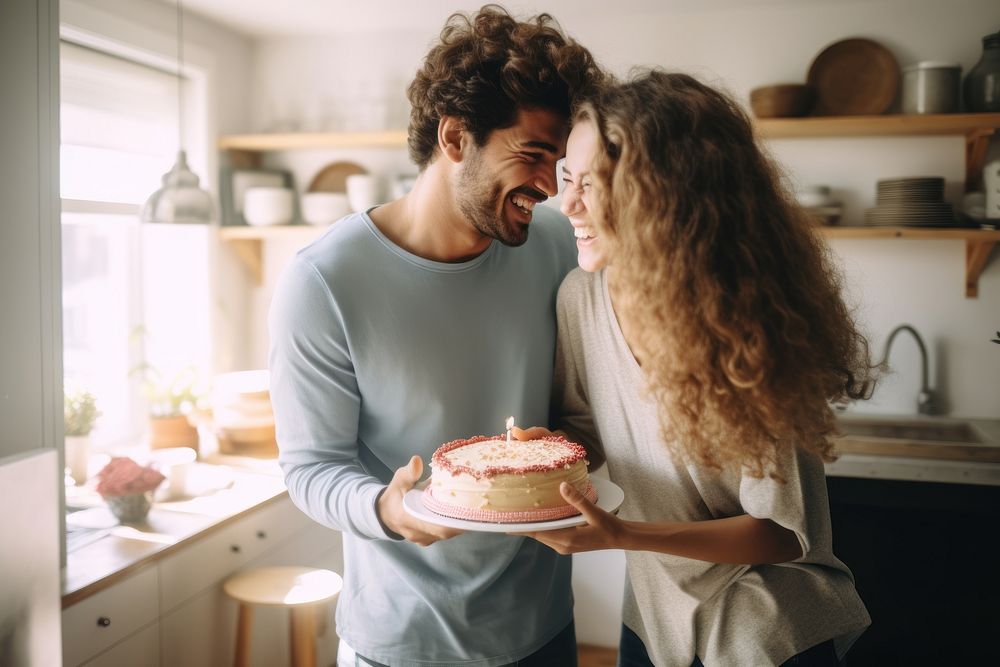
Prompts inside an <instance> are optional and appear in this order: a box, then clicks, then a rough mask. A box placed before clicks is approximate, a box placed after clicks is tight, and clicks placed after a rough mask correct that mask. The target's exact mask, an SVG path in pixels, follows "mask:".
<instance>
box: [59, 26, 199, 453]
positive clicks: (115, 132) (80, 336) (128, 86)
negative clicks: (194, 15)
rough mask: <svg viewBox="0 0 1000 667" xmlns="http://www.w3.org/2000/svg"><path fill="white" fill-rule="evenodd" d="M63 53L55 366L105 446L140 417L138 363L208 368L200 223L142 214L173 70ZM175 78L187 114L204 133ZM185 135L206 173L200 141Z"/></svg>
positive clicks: (174, 144)
mask: <svg viewBox="0 0 1000 667" xmlns="http://www.w3.org/2000/svg"><path fill="white" fill-rule="evenodd" d="M60 56H61V60H60V88H61V102H60V106H61V113H60V116H61V128H60V131H61V148H60V159H61V164H60V172H61V173H60V186H61V197H62V202H63V215H62V246H63V345H64V357H63V365H64V376H65V378H66V384H67V386H68V387H73V388H82V389H87V390H89V391H90V392H91V393H93V394H94V395H95V396H96V397H97V402H98V408H99V409H100V410H101V412H102V413H103V415H102V417H101V418H100V419H99V420H98V422H97V427H96V429H95V431H94V433H93V434H92V436H91V441H92V444H93V445H94V446H95V448H96V449H114V448H116V447H119V446H131V445H135V444H137V443H138V441H139V440H140V438H141V437H142V434H143V432H144V431H145V429H146V427H147V419H146V401H145V398H144V397H143V395H142V393H141V386H142V376H141V374H139V373H137V372H136V369H139V368H141V367H143V365H145V364H148V365H150V366H152V367H155V368H156V369H157V370H159V371H161V372H162V373H164V374H171V373H176V372H178V370H179V369H180V368H185V367H187V366H191V367H194V368H195V369H196V370H197V371H198V372H199V373H204V372H206V371H207V369H208V359H209V357H210V349H211V338H210V332H209V323H208V311H209V308H208V305H207V303H204V302H205V301H206V300H207V294H208V287H207V286H208V284H209V256H208V253H207V250H206V249H207V248H208V237H209V234H208V232H209V229H208V228H202V227H199V228H198V229H193V228H191V226H190V225H188V226H173V225H142V224H141V223H140V222H139V212H140V210H141V206H142V204H143V203H144V202H145V200H146V198H147V197H149V195H150V194H152V193H153V192H154V191H155V190H156V189H157V188H158V187H160V183H161V179H162V176H163V174H164V173H165V172H166V171H168V170H169V169H170V167H171V165H173V163H174V160H175V158H176V153H177V149H178V119H177V114H178V91H177V77H176V75H175V74H174V73H170V72H164V71H163V70H161V69H158V68H155V67H151V66H147V65H144V64H141V63H137V62H133V61H130V60H126V59H123V58H120V57H117V56H115V55H112V54H109V53H105V52H101V51H96V50H94V49H91V48H87V47H83V46H79V45H76V44H73V43H70V42H66V41H63V42H62V43H61V45H60ZM184 85H185V86H187V87H186V88H185V94H184V100H185V111H184V113H185V122H184V125H185V127H186V128H187V129H188V130H189V131H190V132H189V134H190V135H191V136H202V137H203V136H204V128H205V125H206V119H205V118H199V117H197V116H196V115H195V114H194V113H191V111H190V110H191V109H203V107H202V106H201V105H200V104H198V102H199V100H200V99H201V98H199V95H198V94H197V93H198V92H199V91H193V90H190V88H191V86H190V83H185V84H184ZM201 92H202V93H203V91H201ZM202 97H203V95H202ZM186 143H187V142H186ZM187 145H188V149H189V157H190V158H191V163H192V166H195V165H199V164H200V165H201V167H200V169H201V170H202V171H201V173H204V166H203V165H204V158H205V155H206V154H207V146H196V145H191V144H189V143H188V144H187ZM185 227H186V228H185Z"/></svg>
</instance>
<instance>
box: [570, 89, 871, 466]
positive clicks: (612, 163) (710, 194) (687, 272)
mask: <svg viewBox="0 0 1000 667" xmlns="http://www.w3.org/2000/svg"><path fill="white" fill-rule="evenodd" d="M581 117H582V118H584V119H590V120H592V121H593V122H595V123H596V126H597V128H598V131H599V134H600V137H601V143H602V150H599V151H598V157H597V158H596V162H595V164H594V165H593V176H594V184H593V188H594V201H595V202H596V203H597V206H596V210H593V211H592V213H593V214H594V216H595V218H596V219H597V223H598V225H599V227H600V229H601V231H602V233H604V234H606V235H607V236H608V237H609V239H610V241H611V243H610V248H611V262H612V267H613V268H612V271H613V276H612V278H613V282H612V287H613V289H614V295H615V303H616V306H618V305H619V304H620V312H621V313H622V315H623V317H624V318H625V321H626V322H627V323H628V325H629V330H630V331H633V330H634V331H635V332H636V335H637V337H638V340H637V341H635V342H634V343H633V344H634V346H635V349H636V352H637V354H638V356H639V358H640V359H641V360H642V369H643V372H644V375H645V377H646V379H647V383H648V389H649V390H650V392H651V395H652V397H653V398H654V399H655V400H656V402H657V404H658V406H659V413H660V419H661V426H662V430H663V434H664V436H665V438H666V441H667V442H668V443H670V446H671V448H672V449H673V450H674V451H675V452H676V453H678V454H680V455H682V458H683V459H685V460H688V461H691V462H696V463H700V464H704V465H708V466H711V467H715V468H721V467H723V466H726V465H727V464H733V463H736V464H740V465H742V466H745V467H746V469H747V470H748V472H749V473H750V474H752V475H753V476H757V477H761V476H764V475H771V476H773V477H777V478H779V479H780V478H781V477H782V475H781V472H780V470H779V466H778V464H777V461H778V460H779V457H778V454H779V452H780V451H781V449H782V448H784V447H788V446H790V445H791V444H792V443H794V444H797V445H798V446H800V447H802V448H804V449H807V450H810V451H813V452H815V453H817V454H819V455H820V456H821V457H823V459H824V460H828V461H829V460H832V458H833V447H832V444H831V441H830V436H831V435H832V434H833V433H834V431H835V421H834V416H833V410H832V409H831V406H830V402H831V401H833V402H837V401H843V400H846V399H858V398H868V397H869V396H870V395H871V391H872V390H873V388H874V381H875V369H876V367H875V366H873V364H872V362H871V359H870V353H869V347H868V342H867V340H866V339H865V338H864V337H863V336H862V335H861V333H859V331H858V328H857V327H856V325H855V323H854V321H853V318H852V316H851V313H850V311H849V309H848V308H847V306H846V305H845V303H844V301H843V300H842V298H841V279H840V276H839V275H838V273H837V272H836V271H835V269H834V266H833V263H832V262H831V259H830V257H829V256H828V251H827V249H826V246H825V245H824V243H823V241H822V240H821V239H820V238H819V236H818V235H817V234H816V233H815V231H814V230H813V229H812V224H813V223H811V222H810V220H809V219H808V218H807V216H806V214H805V212H804V211H802V209H801V208H799V207H798V206H797V205H796V204H795V203H794V201H793V200H792V199H791V198H790V197H789V195H788V194H787V192H786V191H785V189H784V188H783V187H782V186H781V184H780V181H779V176H778V172H777V170H776V169H775V167H774V166H773V165H772V163H771V162H770V161H769V159H768V158H767V157H766V156H765V155H764V154H763V153H762V151H761V150H760V149H759V148H758V146H757V144H756V142H755V140H754V136H753V130H752V128H751V124H750V121H749V119H748V118H747V116H746V114H745V112H744V111H743V110H742V109H741V108H740V107H739V106H738V105H737V104H736V103H735V102H733V101H732V100H731V99H729V98H728V97H727V96H726V95H724V94H722V93H720V92H718V91H716V90H714V89H712V88H710V87H708V86H706V85H704V84H701V83H699V82H698V81H697V80H695V79H694V78H692V77H690V76H687V75H684V74H670V73H665V72H659V71H653V72H646V73H644V74H642V75H640V76H638V77H637V78H634V79H633V80H632V81H630V82H628V83H624V84H620V85H617V86H613V87H609V88H606V89H605V90H604V91H602V92H601V93H599V94H598V95H596V96H594V97H593V98H592V100H591V101H590V102H588V103H585V104H583V105H582V107H581V109H580V111H579V112H578V115H577V118H578V119H579V118H581Z"/></svg>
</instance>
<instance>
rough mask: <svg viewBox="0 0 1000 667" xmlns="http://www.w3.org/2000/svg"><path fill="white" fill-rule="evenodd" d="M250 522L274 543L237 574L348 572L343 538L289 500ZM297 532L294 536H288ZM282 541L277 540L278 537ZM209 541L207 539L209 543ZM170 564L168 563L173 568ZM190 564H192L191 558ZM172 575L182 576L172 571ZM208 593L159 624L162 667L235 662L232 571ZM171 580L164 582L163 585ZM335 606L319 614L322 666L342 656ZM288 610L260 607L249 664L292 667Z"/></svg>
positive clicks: (207, 666)
mask: <svg viewBox="0 0 1000 667" xmlns="http://www.w3.org/2000/svg"><path fill="white" fill-rule="evenodd" d="M270 509H271V510H272V511H270V512H267V513H264V512H261V514H262V516H261V517H258V521H256V522H254V523H252V524H251V523H248V524H247V526H248V527H250V528H251V529H252V533H251V534H252V536H253V537H254V538H255V539H257V531H258V530H263V531H265V532H266V533H267V537H266V538H263V539H268V540H273V542H272V544H271V546H272V548H270V549H268V550H267V551H265V552H264V553H262V554H260V555H259V556H258V557H257V558H255V559H253V560H251V561H248V562H245V563H244V564H242V565H241V566H240V567H239V568H237V570H244V569H249V568H255V567H268V566H274V565H303V566H310V567H324V568H327V569H330V570H333V571H335V572H338V573H342V572H343V551H342V546H341V538H340V533H337V532H335V531H332V530H329V529H327V528H324V527H323V526H320V525H318V524H316V523H314V522H313V521H312V520H311V519H309V518H308V517H306V516H305V515H303V514H302V513H301V512H299V510H298V509H297V508H295V506H294V505H292V503H291V501H290V500H287V499H285V500H282V501H281V506H280V507H273V508H270ZM290 526H291V527H292V532H293V534H292V535H291V536H289V535H288V533H289V532H290V528H289V527H290ZM276 537H278V538H280V539H274V538H276ZM206 541H207V540H206ZM169 560H171V559H167V560H165V561H164V562H163V565H168V564H169ZM185 562H186V563H189V562H192V561H189V559H188V558H185ZM170 569H171V570H172V572H173V574H172V575H171V576H180V575H181V574H182V571H181V570H180V569H177V568H175V567H174V566H173V565H171V566H170ZM237 570H233V571H232V572H228V573H226V574H225V576H223V577H219V578H218V579H217V581H216V582H215V583H214V584H213V585H211V586H210V587H208V588H207V589H205V590H202V591H201V592H199V593H197V594H196V595H194V596H193V597H190V598H188V599H186V600H184V601H183V602H182V603H181V604H180V605H179V606H177V607H176V608H174V609H172V610H170V611H168V612H167V613H166V614H164V616H163V617H162V618H161V619H160V655H161V662H160V664H161V665H163V667H170V666H172V665H184V667H212V666H214V665H226V664H232V662H233V651H234V648H235V644H236V612H237V603H236V601H235V600H233V599H231V598H229V597H228V596H226V594H225V593H224V592H223V590H222V582H223V580H224V579H225V578H226V577H228V576H229V575H230V574H232V573H233V572H235V571H237ZM166 581H167V577H166V576H164V577H163V582H166ZM334 610H335V605H334V604H331V605H328V607H327V608H326V609H325V613H320V614H319V616H318V619H319V631H318V634H319V636H318V637H317V642H316V644H317V659H318V661H319V664H332V663H333V662H335V660H336V655H337V636H336V632H335V627H334ZM288 635H289V628H288V610H287V609H284V608H281V607H264V606H255V607H254V608H253V631H252V640H251V644H250V664H251V665H253V666H254V667H282V666H283V665H287V664H288V662H289V644H288Z"/></svg>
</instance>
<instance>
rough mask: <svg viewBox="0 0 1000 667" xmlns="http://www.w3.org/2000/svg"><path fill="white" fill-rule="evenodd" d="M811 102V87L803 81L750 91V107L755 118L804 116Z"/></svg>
mask: <svg viewBox="0 0 1000 667" xmlns="http://www.w3.org/2000/svg"><path fill="white" fill-rule="evenodd" d="M812 103H813V91H812V88H811V87H810V86H808V85H806V84H804V83H780V84H776V85H773V86H762V87H760V88H754V89H753V90H751V91H750V109H751V110H753V114H754V115H755V116H757V118H795V117H798V116H805V115H806V114H808V113H809V111H810V109H811V108H812Z"/></svg>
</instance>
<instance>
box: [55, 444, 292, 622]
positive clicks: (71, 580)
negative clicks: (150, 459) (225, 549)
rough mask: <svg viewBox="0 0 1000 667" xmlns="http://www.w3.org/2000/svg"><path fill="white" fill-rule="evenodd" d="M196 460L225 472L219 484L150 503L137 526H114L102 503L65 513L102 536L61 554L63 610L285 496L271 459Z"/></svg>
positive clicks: (275, 465) (71, 521) (278, 473)
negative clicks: (204, 491)
mask: <svg viewBox="0 0 1000 667" xmlns="http://www.w3.org/2000/svg"><path fill="white" fill-rule="evenodd" d="M202 464H210V465H217V466H219V468H218V469H219V471H220V472H221V471H224V472H225V473H226V475H227V484H226V485H225V488H222V489H220V490H217V491H214V492H213V493H209V494H205V495H201V496H197V497H193V498H186V499H182V500H167V501H162V502H161V501H158V502H155V503H154V504H153V507H152V509H151V510H150V512H149V516H148V517H147V519H146V521H144V522H142V523H140V524H134V525H119V524H118V521H117V520H116V519H115V518H114V517H113V516H112V515H111V513H110V512H109V511H108V510H107V508H106V507H104V506H103V505H97V506H94V507H91V508H89V509H85V510H81V511H79V512H75V513H73V514H71V515H70V517H69V518H68V523H72V524H73V525H78V526H79V525H84V526H86V527H89V528H92V529H94V530H97V531H100V532H101V533H103V534H102V535H101V536H100V537H99V538H98V539H96V540H94V541H93V542H91V543H89V544H85V545H83V546H80V547H78V548H76V549H74V550H72V551H70V552H69V553H68V554H67V557H66V567H65V568H63V570H62V606H63V608H64V609H65V608H66V607H69V606H71V605H73V604H76V603H77V602H79V601H80V600H82V599H84V598H86V597H89V596H91V595H93V594H94V593H97V592H99V591H101V590H103V589H105V588H107V587H109V586H112V585H113V584H115V583H116V582H118V581H121V580H123V579H125V578H127V577H128V576H129V575H131V574H132V573H134V572H135V571H137V570H139V569H141V568H143V567H145V566H146V565H148V564H150V563H152V562H155V561H158V560H160V559H162V558H165V557H166V556H169V555H171V554H173V553H175V552H176V551H178V550H180V549H181V548H183V547H185V546H188V545H189V544H191V543H192V542H194V541H196V540H198V539H200V538H203V537H205V536H207V535H209V534H210V533H212V532H215V531H217V530H219V529H220V528H222V527H224V526H226V525H228V524H230V523H232V522H234V521H236V520H238V519H239V518H241V517H243V516H245V515H246V514H248V513H250V512H253V511H255V510H257V509H259V508H262V507H263V506H265V505H268V504H271V503H273V502H275V501H277V500H278V499H279V498H282V497H283V496H285V495H286V491H285V486H284V482H283V480H282V477H281V474H280V471H279V469H278V466H277V462H276V461H275V460H260V459H245V458H241V457H222V456H219V457H216V458H214V459H210V460H208V461H204V460H203V462H202Z"/></svg>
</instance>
